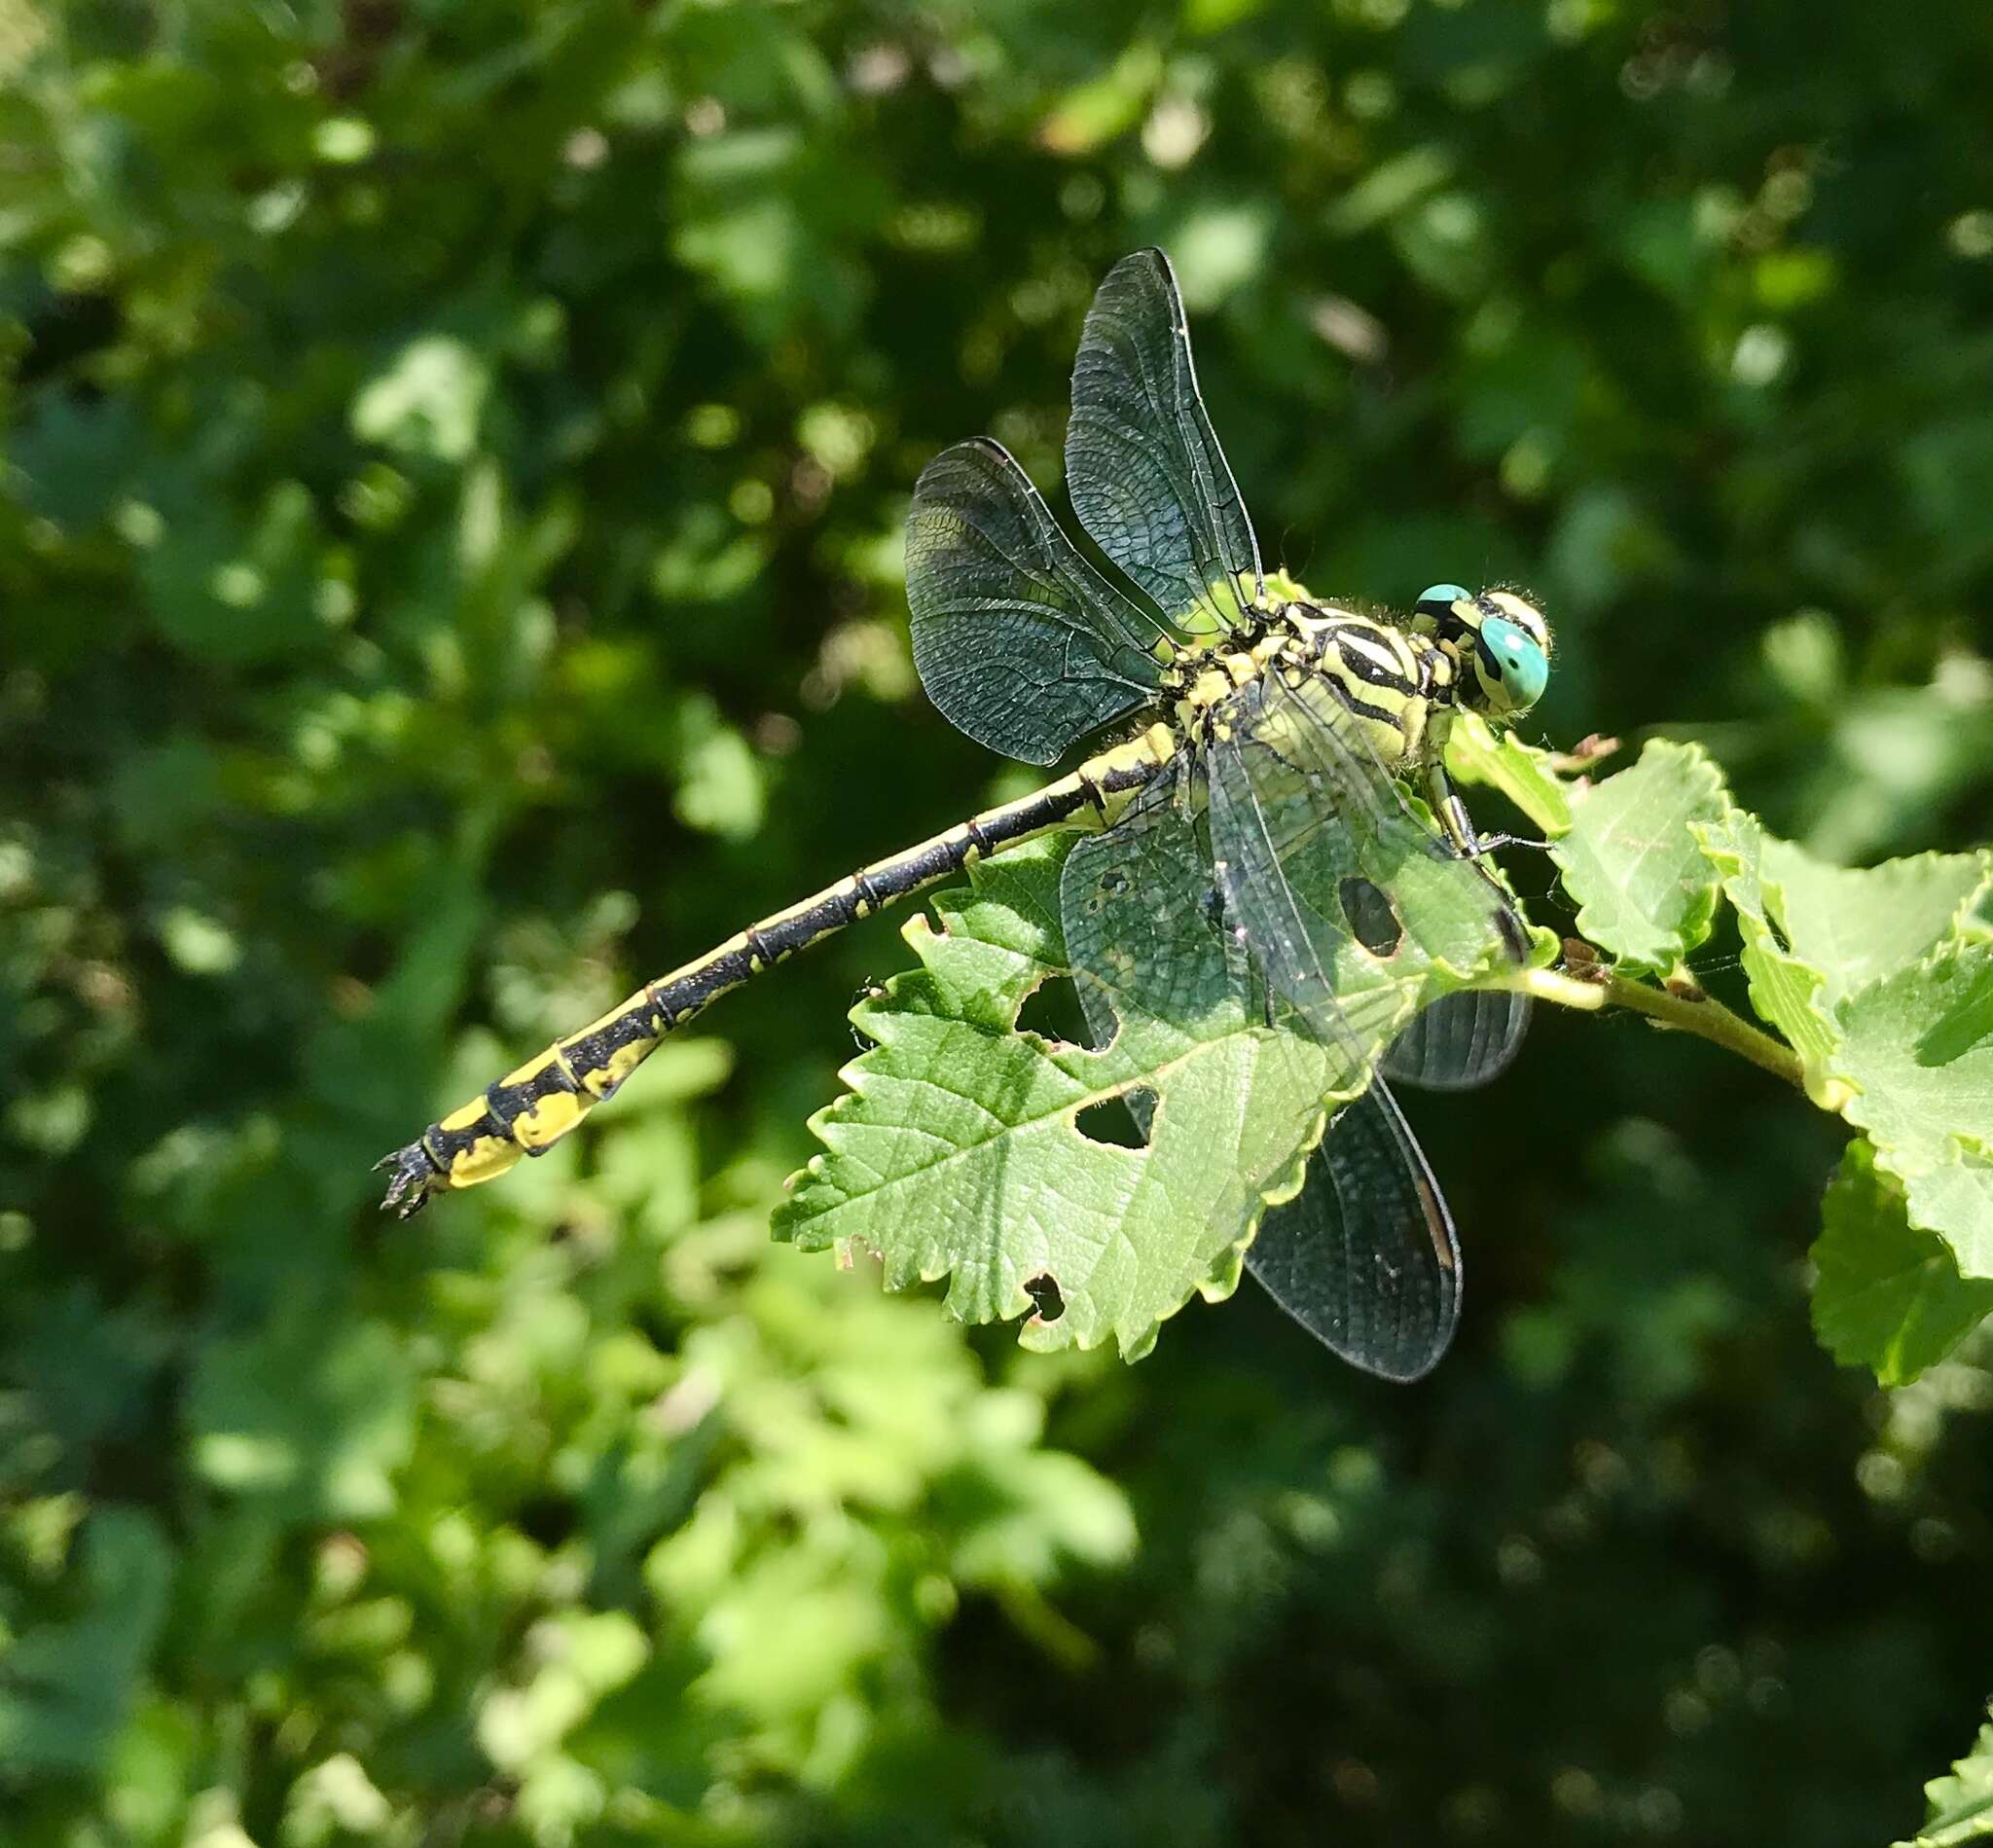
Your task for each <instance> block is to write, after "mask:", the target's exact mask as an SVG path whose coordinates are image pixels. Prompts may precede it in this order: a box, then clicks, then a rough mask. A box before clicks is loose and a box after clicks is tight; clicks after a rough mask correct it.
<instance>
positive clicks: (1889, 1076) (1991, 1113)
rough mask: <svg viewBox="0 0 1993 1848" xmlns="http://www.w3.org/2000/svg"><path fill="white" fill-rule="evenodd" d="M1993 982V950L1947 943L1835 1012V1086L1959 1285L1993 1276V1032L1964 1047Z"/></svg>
mask: <svg viewBox="0 0 1993 1848" xmlns="http://www.w3.org/2000/svg"><path fill="white" fill-rule="evenodd" d="M1989 978H1993V945H1989V944H1986V943H1983V942H1978V941H1964V942H1960V941H1956V940H1953V941H1950V942H1947V943H1945V944H1943V945H1941V946H1940V947H1939V949H1938V950H1937V951H1936V952H1935V953H1934V954H1933V955H1932V956H1930V957H1929V958H1927V959H1926V960H1924V961H1921V962H1918V963H1915V964H1913V965H1912V966H1910V967H1908V968H1904V969H1900V970H1898V971H1897V972H1896V973H1895V974H1893V975H1890V976H1888V977H1886V978H1884V979H1883V980H1881V981H1878V982H1871V983H1870V984H1869V985H1868V986H1867V987H1866V988H1865V989H1863V990H1862V991H1861V992H1860V993H1859V994H1857V995H1854V996H1850V997H1849V998H1848V999H1846V1000H1844V1001H1843V1002H1842V1003H1841V1004H1840V1007H1839V1009H1838V1010H1837V1012H1836V1016H1835V1018H1836V1021H1837V1023H1838V1025H1839V1028H1840V1033H1841V1043H1840V1045H1839V1046H1838V1047H1837V1048H1836V1049H1835V1052H1834V1056H1833V1059H1832V1061H1831V1066H1830V1070H1831V1075H1832V1076H1834V1077H1836V1078H1838V1079H1840V1080H1841V1081H1842V1082H1843V1083H1845V1084H1846V1085H1847V1086H1848V1087H1849V1089H1850V1092H1851V1093H1852V1095H1851V1096H1850V1097H1849V1098H1848V1099H1847V1101H1846V1103H1845V1104H1844V1105H1843V1106H1842V1114H1843V1115H1844V1116H1845V1117H1846V1118H1847V1119H1848V1121H1849V1122H1851V1123H1853V1124H1855V1125H1857V1126H1858V1127H1859V1128H1861V1129H1864V1130H1866V1132H1867V1133H1868V1139H1869V1141H1872V1142H1873V1143H1874V1144H1875V1158H1876V1162H1877V1164H1878V1166H1880V1167H1881V1168H1883V1169H1885V1170H1886V1171H1887V1172H1889V1173H1890V1174H1892V1175H1894V1176H1896V1178H1898V1179H1899V1180H1901V1181H1902V1183H1903V1186H1904V1189H1905V1191H1906V1194H1907V1201H1908V1208H1907V1210H1908V1216H1909V1221H1910V1223H1911V1224H1912V1225H1918V1226H1922V1227H1924V1228H1925V1229H1926V1230H1927V1231H1931V1232H1936V1233H1937V1234H1939V1237H1941V1238H1942V1239H1943V1240H1944V1242H1945V1243H1946V1244H1947V1245H1948V1246H1950V1248H1951V1251H1952V1255H1953V1256H1954V1257H1955V1258H1957V1260H1958V1267H1959V1270H1960V1271H1961V1272H1962V1273H1963V1274H1964V1275H1965V1276H1967V1277H1974V1278H1979V1277H1993V1164H1989V1161H1988V1151H1987V1144H1986V1141H1985V1138H1986V1133H1987V1126H1988V1125H1989V1124H1993V1033H1982V1034H1981V1035H1980V1036H1979V1037H1977V1038H1975V1039H1972V1040H1966V1039H1965V1038H1964V1031H1963V1026H1962V1023H1967V1022H1970V1021H1972V1020H1974V1019H1975V1018H1977V1014H1978V1008H1979V1002H1980V999H1981V997H1982V996H1984V994H1985V992H1986V985H1987V982H1988V980H1989Z"/></svg>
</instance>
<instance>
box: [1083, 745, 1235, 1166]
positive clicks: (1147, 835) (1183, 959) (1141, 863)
mask: <svg viewBox="0 0 1993 1848" xmlns="http://www.w3.org/2000/svg"><path fill="white" fill-rule="evenodd" d="M1197 808H1198V805H1197V800H1196V767H1195V765H1194V763H1193V761H1192V760H1191V758H1190V756H1189V754H1188V753H1187V752H1186V753H1181V754H1179V755H1178V758H1177V759H1176V761H1175V762H1174V763H1172V765H1171V766H1170V767H1169V768H1168V769H1167V770H1165V771H1164V772H1163V773H1162V774H1161V775H1160V776H1158V777H1157V778H1156V779H1155V780H1154V781H1152V782H1151V783H1150V784H1149V785H1148V786H1147V787H1146V788H1145V789H1144V790H1143V791H1142V792H1141V795H1140V796H1138V797H1137V798H1136V799H1135V801H1134V802H1133V803H1132V804H1130V805H1129V808H1128V809H1127V811H1126V812H1125V813H1124V814H1123V815H1122V816H1121V818H1120V819H1119V820H1118V821H1116V822H1115V824H1114V825H1113V826H1112V827H1111V828H1108V829H1107V830H1106V831H1105V833H1103V834H1097V835H1089V836H1087V837H1086V838H1085V839H1083V840H1081V841H1080V842H1079V843H1078V844H1077V845H1076V846H1075V847H1074V848H1073V849H1072V850H1071V852H1069V854H1068V855H1067V858H1066V866H1065V869H1064V870H1063V872H1062V873H1061V874H1060V879H1059V910H1060V916H1061V923H1062V927H1063V929H1064V931H1065V935H1066V953H1067V960H1069V962H1070V963H1071V965H1072V970H1073V977H1074V985H1075V986H1076V987H1077V988H1078V990H1079V998H1080V1006H1081V1008H1082V1009H1083V1010H1084V1012H1085V1015H1086V1023H1087V1028H1088V1031H1089V1032H1090V1033H1091V1034H1092V1035H1093V1043H1094V1044H1095V1045H1096V1046H1105V1045H1106V1044H1107V1043H1108V1042H1109V1041H1110V1040H1111V1039H1112V1038H1113V1036H1114V1034H1115V1033H1116V1032H1117V1031H1118V1028H1119V1025H1120V1023H1121V1021H1123V1020H1125V1019H1127V1018H1128V1017H1129V1016H1131V1015H1140V1016H1141V1017H1142V1018H1144V1019H1147V1020H1152V1021H1161V1022H1164V1023H1166V1024H1168V1025H1170V1026H1173V1027H1178V1028H1180V1029H1185V1030H1196V1029H1199V1028H1204V1027H1209V1026H1210V1025H1211V1023H1212V1022H1213V1021H1214V1018H1215V1017H1217V1016H1218V1015H1219V1014H1220V1013H1221V1012H1224V1013H1229V1014H1230V1015H1232V1016H1234V1017H1236V1018H1237V1019H1239V1020H1240V1021H1241V1022H1242V1023H1243V1022H1244V1021H1245V1020H1246V1019H1247V1018H1248V1014H1247V1001H1246V998H1245V997H1246V996H1247V993H1248V990H1249V987H1250V983H1249V980H1248V966H1249V965H1248V961H1247V957H1246V952H1245V950H1244V949H1243V948H1242V947H1241V946H1240V945H1239V944H1238V943H1236V942H1235V941H1233V940H1232V939H1231V938H1229V937H1228V936H1226V935H1224V934H1223V933H1221V932H1220V931H1219V930H1218V929H1217V928H1216V927H1215V905H1214V898H1215V894H1214V891H1213V888H1212V865H1211V847H1210V843H1209V841H1208V839H1207V838H1206V837H1205V835H1204V833H1203V830H1202V827H1201V824H1200V821H1199V817H1198V814H1197ZM1261 1012H1263V1010H1257V1011H1255V1012H1254V1013H1253V1014H1252V1015H1251V1016H1250V1018H1252V1019H1255V1020H1256V1019H1258V1018H1260V1015H1261ZM1142 1127H1143V1128H1144V1129H1146V1128H1147V1125H1146V1123H1144V1124H1143V1126H1142Z"/></svg>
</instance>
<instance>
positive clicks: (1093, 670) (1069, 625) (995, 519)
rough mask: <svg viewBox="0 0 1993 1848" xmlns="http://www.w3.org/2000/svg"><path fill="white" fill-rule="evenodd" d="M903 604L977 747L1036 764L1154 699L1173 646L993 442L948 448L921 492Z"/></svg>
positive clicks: (949, 705) (939, 692)
mask: <svg viewBox="0 0 1993 1848" xmlns="http://www.w3.org/2000/svg"><path fill="white" fill-rule="evenodd" d="M907 604H908V607H909V609H910V610H911V612H912V616H913V636H914V665H915V666H916V667H917V668H918V669H919V670H920V674H921V684H922V685H923V686H924V687H925V688H926V690H927V697H928V698H929V699H930V700H932V701H933V702H934V704H935V705H936V706H937V707H940V709H941V710H942V712H943V713H945V714H946V715H947V717H948V718H949V719H950V720H951V721H952V722H953V723H954V724H955V725H956V726H958V727H959V728H960V730H962V731H963V732H966V733H967V734H968V736H969V737H971V738H973V739H974V740H975V741H976V742H977V743H979V744H987V745H988V746H989V747H990V748H991V749H992V750H996V751H1001V752H1002V753H1003V754H1004V755H1005V756H1006V757H1017V758H1022V759H1023V760H1024V761H1025V762H1026V763H1032V764H1049V763H1051V762H1052V761H1053V760H1054V759H1055V758H1057V757H1059V756H1061V755H1062V754H1063V753H1064V752H1065V751H1066V750H1067V749H1069V747H1070V746H1071V745H1072V744H1073V743H1076V742H1077V741H1078V740H1080V739H1081V738H1084V737H1085V736H1086V735H1087V734H1088V733H1090V732H1093V731H1097V730H1098V729H1099V728H1100V727H1101V726H1103V725H1105V724H1106V723H1107V722H1108V721H1109V720H1111V719H1115V718H1118V717H1119V716H1120V715H1121V714H1122V713H1124V712H1126V711H1128V710H1129V709H1130V708H1131V707H1135V706H1138V705H1140V704H1141V703H1142V702H1143V701H1144V700H1146V699H1148V698H1150V697H1151V696H1152V694H1153V693H1154V690H1155V687H1156V683H1157V681H1158V679H1159V678H1160V676H1161V672H1162V663H1161V661H1160V659H1159V658H1158V654H1157V649H1158V645H1159V644H1164V645H1166V644H1167V643H1168V641H1169V632H1168V631H1167V630H1166V629H1165V628H1164V626H1163V625H1162V624H1161V623H1159V622H1158V621H1157V620H1156V618H1155V616H1154V615H1153V614H1152V613H1151V612H1149V611H1146V610H1144V609H1143V608H1142V606H1141V604H1140V603H1138V602H1137V601H1136V600H1135V599H1134V598H1130V597H1129V596H1127V595H1126V594H1125V593H1124V592H1122V591H1119V590H1117V589H1115V587H1114V586H1113V585H1111V584H1109V583H1108V582H1107V580H1106V579H1105V578H1104V577H1103V576H1102V575H1101V573H1100V572H1098V571H1096V570H1095V569H1094V568H1093V566H1092V565H1090V564H1088V563H1087V562H1086V561H1085V560H1084V559H1083V558H1081V557H1080V555H1079V553H1078V552H1077V550H1075V549H1074V547H1073V544H1072V542H1071V541H1070V540H1069V539H1068V538H1067V536H1066V535H1065V533H1063V532H1062V531H1061V530H1060V529H1059V524H1058V522H1057V521H1056V520H1054V519H1053V518H1052V513H1051V510H1050V509H1049V508H1048V507H1047V506H1046V505H1045V502H1044V499H1043V497H1042V496H1041V495H1040V494H1039V493H1038V490H1037V489H1035V488H1033V486H1032V484H1031V481H1030V478H1029V477H1027V476H1026V474H1025V472H1024V470H1023V469H1021V468H1020V467H1019V466H1018V465H1017V463H1016V462H1015V461H1014V460H1013V459H1012V457H1011V455H1010V453H1009V452H1008V451H1006V450H1005V449H1003V447H1002V446H1001V445H1000V444H997V443H993V442H991V441H990V440H989V439H988V438H985V437H979V438H977V439H976V440H974V441H973V442H968V443H958V444H957V445H956V446H955V447H954V448H953V449H950V450H944V451H943V452H942V453H940V454H939V455H937V456H936V457H935V458H934V459H933V461H931V462H929V463H928V464H927V466H926V468H925V469H924V471H923V473H922V475H921V479H920V483H919V485H918V486H917V487H916V488H915V489H914V504H913V509H912V511H911V512H910V513H909V514H908V516H907Z"/></svg>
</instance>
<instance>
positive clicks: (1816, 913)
mask: <svg viewBox="0 0 1993 1848" xmlns="http://www.w3.org/2000/svg"><path fill="white" fill-rule="evenodd" d="M1989 868H1993V855H1988V854H1986V853H1983V852H1980V853H1919V854H1916V855H1914V856H1913V857H1911V858H1908V859H1901V860H1888V861H1885V862H1884V863H1883V864H1882V865H1880V866H1875V867H1869V868H1866V869H1850V868H1847V867H1840V866H1830V865H1828V864H1827V863H1826V862H1825V861H1822V860H1817V859H1815V858H1814V857H1813V856H1812V855H1811V854H1810V853H1808V852H1806V851H1805V850H1804V849H1803V848H1799V847H1794V845H1793V844H1792V843H1791V842H1790V841H1780V840H1776V839H1774V838H1772V837H1771V836H1769V835H1766V836H1765V837H1764V854H1763V879H1764V883H1765V886H1766V888H1767V891H1768V895H1769V897H1770V899H1771V902H1772V906H1773V915H1774V916H1775V917H1776V919H1777V920H1778V923H1779V924H1780V926H1781V927H1782V928H1783V930H1784V932H1785V935H1786V941H1787V942H1788V943H1789V944H1790V945H1791V946H1792V950H1793V953H1794V956H1797V957H1799V958H1801V959H1803V960H1805V961H1807V962H1809V963H1811V964H1812V965H1813V966H1814V967H1815V968H1817V969H1819V970H1821V971H1822V973H1823V974H1824V975H1825V977H1826V981H1827V988H1826V999H1827V1004H1828V1006H1829V1007H1832V1006H1834V1005H1835V1004H1836V1003H1838V1002H1839V1001H1841V1000H1843V999H1845V998H1846V997H1847V996H1850V995H1852V994H1854V993H1855V992H1856V990H1858V989H1862V988H1866V986H1867V985H1868V984H1869V983H1870V982H1876V981H1880V980H1881V979H1882V978H1883V977H1884V976H1887V975H1894V974H1895V973H1896V972H1897V971H1898V970H1899V969H1902V968H1906V967H1907V966H1908V965H1909V964H1910V963H1912V962H1915V961H1916V960H1918V959H1919V958H1921V957H1924V956H1926V955H1928V954H1929V953H1930V952H1931V950H1932V949H1933V948H1934V947H1935V946H1936V945H1937V944H1938V943H1939V940H1940V939H1942V938H1944V937H1947V936H1949V935H1951V934H1952V933H1953V930H1954V928H1955V925H1956V924H1957V921H1958V919H1959V917H1960V914H1961V912H1962V910H1963V909H1965V908H1966V907H1967V906H1969V905H1970V903H1971V902H1972V900H1973V898H1974V897H1975V894H1976V893H1977V892H1978V891H1979V889H1980V888H1982V887H1983V886H1984V885H1985V883H1986V879H1987V875H1988V871H1989Z"/></svg>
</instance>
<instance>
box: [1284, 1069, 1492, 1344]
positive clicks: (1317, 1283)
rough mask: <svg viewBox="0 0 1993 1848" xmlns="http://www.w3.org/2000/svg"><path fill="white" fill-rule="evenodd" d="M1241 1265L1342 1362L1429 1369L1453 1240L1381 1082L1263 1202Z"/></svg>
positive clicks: (1446, 1313) (1453, 1285)
mask: <svg viewBox="0 0 1993 1848" xmlns="http://www.w3.org/2000/svg"><path fill="white" fill-rule="evenodd" d="M1246 1267H1247V1269H1248V1270H1250V1272H1251V1273H1252V1275H1253V1276H1254V1277H1256V1278H1258V1280H1259V1281H1260V1283H1261V1284H1262V1285H1264V1286H1266V1288H1267V1290H1268V1291H1269V1292H1270V1293H1271V1294H1272V1296H1273V1299H1274V1301H1275V1302H1277V1303H1279V1304H1280V1306H1281V1307H1282V1308H1283V1309H1285V1310H1286V1312H1287V1314H1288V1315H1290V1316H1292V1317H1293V1319H1294V1320H1295V1321H1296V1322H1298V1323H1300V1324H1301V1325H1302V1327H1304V1328H1306V1329H1307V1330H1308V1331H1309V1332H1310V1333H1311V1334H1313V1335H1315V1336H1316V1337H1317V1338H1319V1339H1320V1340H1321V1341H1322V1342H1323V1343H1324V1344H1325V1345H1326V1346H1328V1347H1330V1348H1332V1349H1333V1350H1334V1351H1335V1352H1336V1353H1337V1354H1338V1355H1340V1356H1341V1357H1342V1358H1343V1359H1345V1360H1348V1361H1350V1362H1351V1363H1352V1364H1354V1365H1356V1366H1359V1367H1361V1368H1362V1369H1363V1370H1364V1371H1365V1372H1366V1373H1376V1374H1379V1375H1381V1376H1382V1377H1383V1378H1385V1379H1387V1380H1416V1379H1418V1378H1420V1377H1421V1376H1422V1375H1424V1374H1427V1373H1430V1372H1431V1370H1432V1368H1433V1367H1434V1366H1435V1365H1436V1364H1437V1363H1438V1361H1439V1358H1440V1356H1442V1355H1443V1354H1444V1353H1445V1352H1446V1349H1447V1345H1448V1343H1449V1342H1451V1341H1452V1339H1453V1330H1454V1326H1455V1324H1456V1323H1458V1322H1459V1320H1460V1299H1461V1266H1460V1241H1459V1239H1458V1238H1457V1237H1456V1236H1455V1233H1454V1226H1453V1215H1452V1214H1449V1213H1448V1212H1447V1210H1446V1201H1445V1199H1444V1197H1443V1196H1442V1195H1441V1193H1440V1191H1439V1185H1438V1182H1437V1181H1435V1180H1434V1179H1433V1178H1432V1171H1431V1168H1430V1167H1429V1166H1428V1165H1427V1162H1426V1157H1425V1153H1424V1151H1423V1150H1421V1148H1420V1147H1419V1144H1418V1142H1417V1141H1415V1140H1414V1139H1413V1137H1412V1133H1411V1131H1410V1129H1409V1128H1407V1127H1406V1125H1405V1120H1404V1117H1403V1116H1402V1115H1401V1114H1400V1113H1399V1111H1398V1107H1397V1101H1396V1100H1395V1098H1394V1097H1393V1096H1392V1095H1391V1093H1390V1092H1389V1091H1388V1090H1386V1089H1385V1087H1384V1086H1383V1085H1382V1084H1381V1083H1376V1082H1373V1083H1372V1084H1371V1086H1370V1088H1369V1090H1367V1091H1366V1092H1364V1093H1363V1095H1362V1096H1361V1097H1359V1098H1358V1099H1357V1100H1356V1101H1355V1102H1354V1103H1352V1104H1350V1105H1347V1106H1346V1107H1345V1108H1344V1110H1343V1112H1342V1114H1341V1115H1339V1116H1338V1117H1337V1118H1336V1119H1335V1121H1334V1122H1333V1123H1332V1124H1330V1126H1329V1132H1328V1136H1327V1138H1326V1139H1325V1140H1324V1141H1323V1144H1322V1146H1321V1147H1320V1148H1319V1149H1317V1150H1316V1152H1315V1154H1314V1155H1313V1156H1312V1157H1311V1158H1310V1160H1309V1163H1308V1172H1307V1178H1306V1179H1305V1180H1304V1182H1303V1184H1302V1188H1301V1191H1300V1192H1299V1193H1298V1194H1297V1195H1295V1197H1294V1198H1293V1199H1291V1200H1289V1201H1287V1202H1286V1203H1285V1204H1284V1205H1281V1206H1278V1207H1274V1208H1271V1209H1269V1211H1268V1213H1267V1215H1266V1218H1265V1219H1264V1220H1263V1221H1262V1223H1261V1225H1260V1228H1259V1235H1258V1237H1257V1238H1255V1239H1254V1240H1253V1241H1252V1244H1251V1245H1250V1247H1249V1248H1248V1250H1247V1252H1246Z"/></svg>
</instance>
